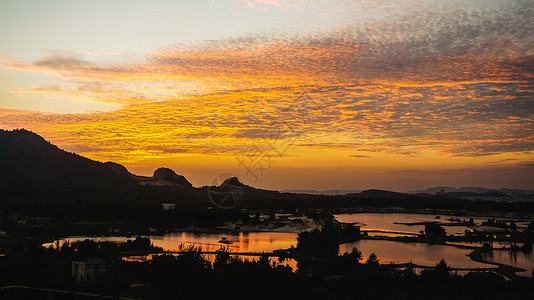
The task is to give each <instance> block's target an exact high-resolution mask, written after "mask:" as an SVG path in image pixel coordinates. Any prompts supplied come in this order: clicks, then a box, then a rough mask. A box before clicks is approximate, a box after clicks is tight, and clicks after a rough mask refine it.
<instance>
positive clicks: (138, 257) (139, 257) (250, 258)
mask: <svg viewBox="0 0 534 300" xmlns="http://www.w3.org/2000/svg"><path fill="white" fill-rule="evenodd" d="M156 255H157V254H156ZM153 256H154V255H153V254H149V255H133V256H126V257H123V258H122V260H124V261H136V262H144V261H148V260H151V259H152V257H153ZM204 257H205V258H206V259H207V260H208V261H209V262H211V263H213V262H214V261H215V254H204ZM238 257H239V258H240V259H242V260H248V261H257V260H258V259H259V258H260V257H259V256H256V255H254V256H253V255H239V256H238ZM269 259H270V261H271V263H274V264H276V265H280V266H289V267H291V268H292V269H293V271H296V270H297V261H296V260H294V259H292V258H286V259H279V258H277V257H270V258H269Z"/></svg>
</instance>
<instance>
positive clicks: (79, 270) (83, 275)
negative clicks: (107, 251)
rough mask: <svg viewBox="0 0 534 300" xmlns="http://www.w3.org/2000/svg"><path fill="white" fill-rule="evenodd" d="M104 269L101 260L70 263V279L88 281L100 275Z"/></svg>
mask: <svg viewBox="0 0 534 300" xmlns="http://www.w3.org/2000/svg"><path fill="white" fill-rule="evenodd" d="M105 268H106V261H105V260H103V259H80V260H73V261H72V278H74V279H75V280H76V281H89V280H93V279H95V278H97V277H99V276H100V275H102V274H103V273H104V271H105Z"/></svg>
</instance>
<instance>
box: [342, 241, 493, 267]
mask: <svg viewBox="0 0 534 300" xmlns="http://www.w3.org/2000/svg"><path fill="white" fill-rule="evenodd" d="M354 247H356V248H357V249H358V250H360V251H361V252H362V255H363V258H364V259H366V258H367V257H369V255H370V254H371V253H373V252H374V253H375V254H376V255H377V256H378V258H379V259H380V263H407V262H413V263H414V264H418V265H424V266H434V265H435V264H436V263H438V262H439V261H440V260H441V259H443V258H444V259H445V261H446V262H447V264H448V265H449V266H451V267H455V268H486V267H493V265H487V264H483V263H478V262H474V261H472V260H471V259H470V258H469V257H468V256H467V255H468V254H469V252H470V250H465V249H459V248H455V247H450V246H443V245H428V244H422V243H403V242H397V241H383V240H361V241H358V242H354V243H346V244H341V245H340V246H339V252H340V253H345V252H350V251H352V248H354Z"/></svg>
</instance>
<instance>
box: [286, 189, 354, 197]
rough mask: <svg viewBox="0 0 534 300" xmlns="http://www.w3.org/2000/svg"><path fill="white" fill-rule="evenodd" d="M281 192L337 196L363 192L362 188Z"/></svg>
mask: <svg viewBox="0 0 534 300" xmlns="http://www.w3.org/2000/svg"><path fill="white" fill-rule="evenodd" d="M280 192H281V193H293V194H309V195H325V196H337V195H347V194H356V193H359V192H361V190H326V191H317V190H282V191H280Z"/></svg>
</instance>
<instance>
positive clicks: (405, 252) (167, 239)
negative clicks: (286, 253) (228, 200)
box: [44, 213, 534, 276]
mask: <svg viewBox="0 0 534 300" xmlns="http://www.w3.org/2000/svg"><path fill="white" fill-rule="evenodd" d="M335 217H336V218H337V220H338V221H341V222H359V223H361V224H362V229H364V230H387V231H395V232H408V233H419V231H421V230H424V226H422V225H416V226H406V225H402V224H394V223H395V222H398V223H412V222H423V221H427V222H428V221H439V222H449V221H448V220H447V219H448V218H450V217H451V216H445V215H439V219H436V215H420V214H403V213H387V214H385V213H358V214H339V215H336V216H335ZM454 218H460V219H469V217H466V216H454ZM482 221H483V219H481V218H475V223H478V224H480V222H482ZM445 228H446V230H447V233H448V234H454V233H457V232H459V233H463V232H464V231H465V228H466V227H465V226H459V227H445ZM376 234H380V235H390V236H398V234H395V233H387V234H385V233H376ZM401 235H402V234H401ZM223 236H225V237H226V238H227V239H228V240H229V241H230V242H232V244H229V245H225V244H222V243H219V241H220V240H221V238H222V237H223ZM146 237H149V238H150V239H151V240H152V242H153V244H154V246H158V247H162V248H163V249H164V250H171V251H172V250H178V249H179V247H180V244H183V245H184V246H190V245H195V246H202V249H203V250H204V251H215V250H218V249H219V248H220V247H221V246H228V250H229V251H230V252H249V253H250V252H272V251H273V250H277V249H287V248H290V247H291V246H296V245H297V234H296V233H284V232H237V233H193V232H176V233H169V234H166V235H159V236H146ZM85 239H91V240H94V241H112V242H125V241H127V240H130V239H132V238H126V237H87V236H85V237H70V238H65V239H62V240H60V241H59V242H60V244H62V243H64V242H66V241H70V242H75V241H81V240H85ZM497 244H498V243H495V244H494V246H497ZM51 245H53V243H49V244H45V245H44V246H51ZM353 247H356V248H358V249H359V250H360V251H362V254H363V256H364V258H367V257H368V256H369V254H371V253H372V252H375V253H376V255H377V256H378V258H379V259H380V262H381V263H391V262H395V263H405V262H410V261H411V262H413V263H415V264H420V265H426V266H433V265H435V264H436V263H437V262H438V261H440V260H441V259H442V258H445V260H446V262H447V263H448V264H449V265H450V266H452V267H456V268H484V267H492V266H493V265H487V264H483V263H478V262H474V261H472V260H471V259H470V258H469V257H468V256H467V254H469V252H470V250H465V249H459V248H455V247H452V246H444V245H428V244H423V243H402V242H397V241H384V240H361V241H358V242H355V243H347V244H342V245H340V253H344V252H350V251H351V250H352V248H353ZM249 258H250V259H254V258H257V257H252V256H251V257H249ZM484 258H486V259H487V260H489V261H493V262H498V263H503V264H508V265H514V266H518V267H521V268H524V269H527V270H529V271H527V272H523V273H522V274H521V275H527V276H530V275H531V273H529V272H530V270H531V269H532V268H534V255H533V254H532V253H530V254H525V253H522V252H517V253H516V254H513V252H510V251H493V257H484ZM132 259H133V257H132ZM271 261H274V262H277V261H278V259H277V258H272V259H271ZM286 263H287V264H289V265H290V266H291V267H293V268H294V269H296V262H295V261H294V260H290V261H287V262H284V263H283V265H285V264H286Z"/></svg>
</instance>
